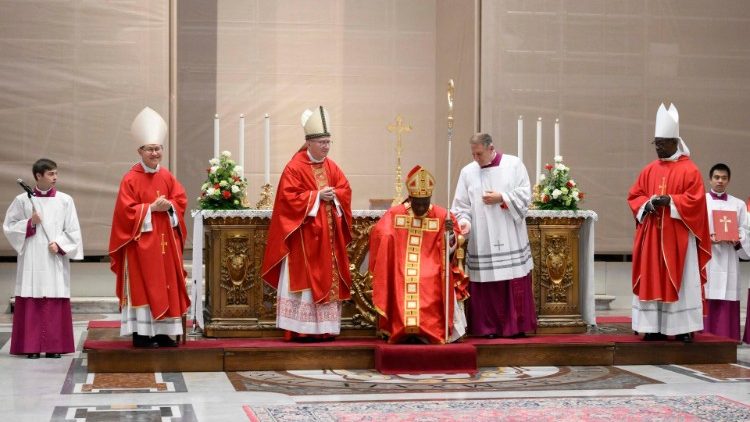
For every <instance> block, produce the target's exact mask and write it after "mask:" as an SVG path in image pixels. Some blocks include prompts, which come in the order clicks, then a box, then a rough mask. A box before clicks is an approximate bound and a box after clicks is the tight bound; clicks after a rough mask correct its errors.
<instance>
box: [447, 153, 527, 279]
mask: <svg viewBox="0 0 750 422" xmlns="http://www.w3.org/2000/svg"><path fill="white" fill-rule="evenodd" d="M490 190H491V191H495V192H500V193H501V194H502V196H503V201H504V203H505V204H506V205H507V208H501V206H500V205H499V204H492V205H486V204H485V203H484V202H483V201H482V195H483V194H484V193H485V192H486V191H490ZM530 202H531V185H530V183H529V174H528V173H527V172H526V167H525V166H524V165H523V162H522V161H521V160H520V159H519V158H518V157H516V156H514V155H508V154H503V155H502V157H501V159H500V164H499V165H498V166H494V167H486V168H481V167H480V166H479V164H477V162H475V161H474V162H472V163H470V164H468V165H466V166H465V167H464V168H463V169H461V174H460V175H459V177H458V184H457V185H456V193H455V196H454V198H453V205H452V207H451V211H452V212H453V213H454V214H455V216H456V219H457V220H458V221H459V224H460V223H461V222H462V221H466V222H468V223H470V224H471V232H470V233H469V240H468V247H467V255H468V256H467V259H466V267H467V268H468V270H469V279H470V280H471V281H472V282H492V281H500V280H511V279H514V278H519V277H523V276H525V275H527V274H528V273H529V271H531V269H532V268H533V266H534V263H533V260H532V259H531V247H530V246H529V235H528V233H527V231H526V213H527V211H528V208H529V203H530Z"/></svg>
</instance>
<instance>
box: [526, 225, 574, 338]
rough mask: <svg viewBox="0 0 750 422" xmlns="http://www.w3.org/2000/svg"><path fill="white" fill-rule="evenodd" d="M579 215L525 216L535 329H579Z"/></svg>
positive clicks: (545, 330) (553, 331)
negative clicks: (531, 269) (530, 258)
mask: <svg viewBox="0 0 750 422" xmlns="http://www.w3.org/2000/svg"><path fill="white" fill-rule="evenodd" d="M583 220H584V219H583V218H565V217H541V218H527V219H526V226H527V228H528V231H529V242H530V243H531V254H532V257H533V259H534V270H533V272H532V276H533V287H534V302H535V303H536V313H537V321H538V327H537V333H540V334H543V333H582V332H586V323H585V322H584V321H583V319H582V318H581V310H580V301H579V297H578V294H579V290H580V289H579V280H580V278H579V267H578V263H579V260H578V241H579V239H578V233H579V230H580V227H581V224H582V223H583Z"/></svg>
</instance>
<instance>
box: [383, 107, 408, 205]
mask: <svg viewBox="0 0 750 422" xmlns="http://www.w3.org/2000/svg"><path fill="white" fill-rule="evenodd" d="M387 128H388V132H391V133H395V134H396V195H395V196H394V197H393V202H392V203H391V205H398V204H400V203H401V201H403V198H404V197H403V194H402V190H401V189H402V185H403V183H402V182H401V150H402V145H401V134H402V133H409V132H411V125H404V119H403V118H402V117H401V115H400V114H399V115H397V116H396V123H395V124H393V123H391V124H389V125H388V126H387Z"/></svg>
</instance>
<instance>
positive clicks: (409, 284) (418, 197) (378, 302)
mask: <svg viewBox="0 0 750 422" xmlns="http://www.w3.org/2000/svg"><path fill="white" fill-rule="evenodd" d="M434 185H435V181H434V178H433V177H432V175H431V174H430V173H429V172H427V170H425V169H423V168H422V167H420V166H416V167H415V168H414V169H412V170H411V171H410V172H409V174H408V176H407V180H406V187H407V189H408V191H409V201H408V202H407V203H404V204H400V205H397V206H394V207H392V208H391V209H389V210H388V211H387V212H386V213H385V214H384V215H383V217H381V219H380V221H378V223H377V224H376V225H375V227H373V229H372V232H371V233H370V262H369V269H370V272H371V273H372V290H373V291H372V295H373V304H374V305H375V309H376V310H377V312H378V313H379V315H380V316H379V320H378V328H379V329H380V331H381V332H382V333H384V334H386V335H387V336H388V342H389V343H398V342H401V341H411V339H415V338H416V339H419V340H423V341H426V342H429V343H448V342H450V341H455V340H456V339H458V338H460V337H461V336H463V335H464V333H465V332H466V318H465V316H464V313H463V308H462V307H461V306H459V305H458V304H459V302H462V301H463V300H464V299H466V298H467V297H468V293H467V289H468V284H469V280H468V277H467V276H466V275H464V274H463V271H461V270H460V269H459V268H458V267H457V266H455V265H453V264H452V263H451V264H449V274H448V279H447V280H446V248H448V249H449V250H450V248H451V247H452V246H455V243H456V239H457V238H458V235H459V230H458V223H457V222H456V219H455V217H454V216H453V215H451V214H450V213H449V212H448V211H447V210H446V209H445V208H443V207H440V206H437V205H434V204H431V203H430V202H431V197H432V190H433V187H434ZM446 232H447V233H448V234H449V239H450V240H449V241H448V243H447V244H446V241H445V234H446Z"/></svg>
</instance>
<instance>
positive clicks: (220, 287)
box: [194, 210, 595, 337]
mask: <svg viewBox="0 0 750 422" xmlns="http://www.w3.org/2000/svg"><path fill="white" fill-rule="evenodd" d="M270 214H271V212H270V211H266V210H248V211H229V212H228V211H214V212H205V211H204V212H203V214H202V215H197V216H196V218H203V224H202V227H203V233H204V238H203V245H205V252H204V256H205V259H204V261H205V265H206V271H205V274H206V283H205V286H206V289H205V290H206V291H205V310H204V311H203V317H204V325H205V327H204V330H203V331H204V334H205V335H206V336H208V337H277V336H281V335H282V332H281V331H280V330H277V329H276V328H275V325H276V292H275V290H274V289H273V288H271V287H270V286H268V285H267V284H266V283H265V282H263V281H262V280H261V278H260V268H261V263H262V260H263V253H264V248H265V244H266V236H267V232H268V224H269V222H270ZM382 214H383V211H380V210H377V211H376V210H373V211H355V212H354V224H353V227H352V235H353V241H352V243H351V244H350V245H349V248H348V251H349V259H350V263H351V266H350V271H351V274H352V281H353V286H352V300H351V301H347V302H344V305H343V312H342V322H341V335H342V336H373V335H375V328H374V326H375V322H376V313H375V311H374V308H373V306H372V290H371V287H370V286H371V282H370V278H369V276H368V274H367V252H368V247H369V235H370V229H371V228H372V226H373V225H374V224H375V222H376V221H377V220H378V219H379V218H380V216H381V215H382ZM555 215H556V214H555V212H542V211H531V212H530V213H529V216H528V217H527V225H528V230H529V240H530V243H531V249H532V255H533V259H534V271H533V279H534V296H535V303H536V306H537V315H538V318H539V328H538V330H537V332H538V333H574V332H583V331H586V322H584V320H583V319H582V317H581V309H580V303H582V301H581V297H580V296H579V285H580V282H579V276H580V269H579V262H580V261H581V260H580V259H579V258H580V257H579V229H580V227H581V224H582V223H583V222H584V220H585V218H584V217H582V216H581V217H576V216H573V217H570V216H565V217H563V216H555ZM594 216H595V214H594ZM194 236H195V235H194ZM591 255H592V259H593V254H591ZM199 284H200V283H199ZM591 302H592V305H591V308H592V309H593V296H592V297H591Z"/></svg>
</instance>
